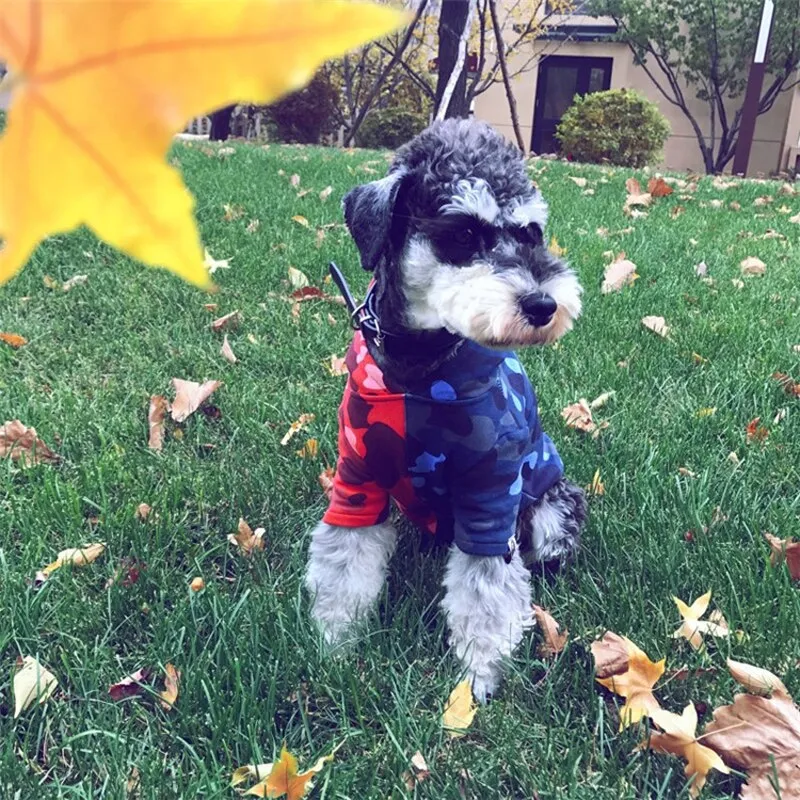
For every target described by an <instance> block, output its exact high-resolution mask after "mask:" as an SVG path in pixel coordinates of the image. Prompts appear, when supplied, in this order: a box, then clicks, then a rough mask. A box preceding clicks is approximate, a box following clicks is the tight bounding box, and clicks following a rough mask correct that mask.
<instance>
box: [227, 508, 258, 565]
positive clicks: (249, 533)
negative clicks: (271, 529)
mask: <svg viewBox="0 0 800 800" xmlns="http://www.w3.org/2000/svg"><path fill="white" fill-rule="evenodd" d="M265 533H266V531H265V530H264V528H256V529H255V531H253V529H252V528H251V527H250V526H249V525H248V524H247V523H246V522H245V520H244V518H243V517H240V518H239V526H238V528H237V530H236V533H229V534H228V541H229V542H230V543H231V544H235V545H236V546H237V547H238V548H239V549H240V550H241V551H242V553H244V555H246V556H251V555H252V554H253V553H254V552H255V551H256V550H263V549H264V546H265V545H266V542H265V541H264V534H265Z"/></svg>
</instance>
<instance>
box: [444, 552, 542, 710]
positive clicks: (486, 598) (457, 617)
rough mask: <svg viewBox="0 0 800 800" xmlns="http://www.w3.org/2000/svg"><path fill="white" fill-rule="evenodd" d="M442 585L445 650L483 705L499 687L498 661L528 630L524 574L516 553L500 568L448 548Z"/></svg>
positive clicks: (497, 559)
mask: <svg viewBox="0 0 800 800" xmlns="http://www.w3.org/2000/svg"><path fill="white" fill-rule="evenodd" d="M444 585H445V589H446V592H445V596H444V598H443V600H442V608H443V609H444V611H445V613H446V614H447V624H448V626H449V628H450V646H451V647H452V648H453V649H454V650H455V653H456V656H457V657H458V658H459V660H460V661H461V663H462V664H463V665H464V668H465V669H466V671H467V678H468V679H469V681H470V682H471V683H472V691H473V694H474V695H475V698H476V699H477V700H478V701H479V702H481V703H485V702H486V699H487V696H488V695H490V694H492V693H493V692H494V691H495V690H496V689H497V687H498V685H499V684H500V679H501V677H502V667H503V661H504V659H506V658H508V657H509V656H510V655H511V654H512V652H513V651H514V648H515V647H516V646H517V645H518V644H519V642H520V640H521V639H522V634H523V632H524V630H525V629H526V628H529V627H532V626H533V624H534V622H533V617H532V613H531V586H530V574H529V572H528V570H527V569H525V566H524V565H523V563H522V560H521V559H520V557H519V554H518V553H517V552H516V551H515V552H514V554H513V556H512V558H511V561H510V562H509V563H506V561H505V558H504V557H503V556H473V555H468V554H467V553H463V552H462V551H461V550H459V549H458V548H457V547H456V546H455V545H453V547H452V548H451V550H450V553H449V555H448V560H447V568H446V570H445V576H444Z"/></svg>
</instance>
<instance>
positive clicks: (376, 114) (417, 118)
mask: <svg viewBox="0 0 800 800" xmlns="http://www.w3.org/2000/svg"><path fill="white" fill-rule="evenodd" d="M427 124H428V118H427V117H426V116H425V115H424V114H417V113H416V112H414V111H405V110H404V109H402V108H384V109H381V110H379V111H371V112H370V113H369V114H368V115H367V118H366V119H365V120H364V122H363V123H362V125H361V128H360V129H359V131H358V134H357V135H356V144H357V145H358V146H359V147H370V148H373V149H377V148H381V147H388V148H389V149H391V150H394V149H395V148H396V147H400V145H401V144H405V143H406V142H408V141H410V140H411V139H413V138H414V137H415V136H416V135H417V134H418V133H420V132H421V131H422V130H424V128H425V127H426V125H427Z"/></svg>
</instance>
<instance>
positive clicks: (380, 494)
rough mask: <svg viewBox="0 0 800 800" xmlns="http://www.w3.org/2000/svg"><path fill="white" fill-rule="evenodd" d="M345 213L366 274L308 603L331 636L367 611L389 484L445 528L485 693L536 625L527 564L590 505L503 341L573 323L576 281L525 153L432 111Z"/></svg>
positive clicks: (549, 551)
mask: <svg viewBox="0 0 800 800" xmlns="http://www.w3.org/2000/svg"><path fill="white" fill-rule="evenodd" d="M344 212H345V220H346V222H347V226H348V228H349V230H350V233H351V235H352V237H353V239H354V241H355V243H356V245H357V247H358V249H359V252H360V255H361V262H362V265H363V266H364V268H365V269H368V270H371V271H372V272H374V281H373V284H372V286H371V288H370V292H369V295H368V301H367V302H366V303H365V305H364V306H363V307H361V308H360V309H359V310H358V312H357V315H356V320H357V322H358V323H360V328H361V330H360V331H358V332H357V333H356V336H355V339H354V343H353V346H352V347H351V349H350V352H349V353H348V357H347V365H348V369H349V372H350V379H349V382H348V388H347V389H346V391H345V398H344V400H343V403H342V407H341V409H340V436H339V450H340V455H339V464H338V468H337V476H336V480H337V483H336V484H335V486H334V490H333V498H332V502H331V507H330V508H329V510H328V512H327V513H326V515H325V517H324V518H323V521H322V522H320V523H319V525H318V526H317V527H316V528H315V530H314V531H313V532H312V535H311V545H310V552H309V562H308V569H307V572H306V579H305V582H306V587H307V589H308V590H309V592H310V595H311V597H312V615H313V617H314V619H315V621H316V622H317V623H318V625H319V626H320V628H321V630H322V632H323V633H324V636H325V639H326V641H327V642H328V643H329V644H331V645H336V644H340V643H342V642H343V641H344V640H345V639H347V638H348V636H349V635H350V634H351V632H352V626H353V625H354V623H357V622H359V621H360V620H362V619H363V618H364V617H366V616H368V614H369V612H370V610H371V609H372V608H373V606H374V605H375V601H376V600H377V598H378V596H379V595H380V593H381V589H382V586H383V584H384V579H385V575H386V570H387V566H388V562H389V559H390V557H391V555H392V553H393V551H394V548H395V542H396V533H395V529H394V527H393V525H392V522H391V519H390V518H389V497H390V496H391V497H393V498H394V499H395V500H396V501H397V502H398V505H400V507H401V508H402V510H404V511H405V512H407V514H408V516H409V517H411V518H412V519H413V520H415V521H417V522H418V523H419V524H421V525H422V526H427V527H428V528H429V529H430V530H431V531H434V530H435V532H436V536H437V538H440V537H443V538H444V541H449V542H451V545H450V550H449V553H448V559H447V566H446V570H445V577H444V588H445V594H444V598H443V600H442V608H443V609H444V611H445V614H446V616H447V624H448V628H449V640H450V645H451V646H452V648H453V650H454V651H455V654H456V656H457V657H458V658H459V659H460V661H461V663H462V665H463V668H464V670H465V672H466V674H467V677H468V678H469V680H470V681H471V683H472V687H473V692H474V694H475V696H476V698H477V699H478V700H479V701H482V702H483V701H485V700H486V699H487V696H488V695H490V694H492V693H493V692H494V691H495V690H496V688H497V686H498V684H499V682H500V678H501V675H502V665H503V661H504V660H505V659H507V658H508V657H509V656H510V655H511V654H512V652H513V650H514V648H515V647H516V646H517V645H518V644H519V642H520V640H521V639H522V636H523V632H524V630H525V629H526V628H527V627H530V626H531V625H532V624H533V620H532V614H531V585H530V574H529V572H528V570H527V569H526V566H525V565H526V564H530V563H531V562H536V561H549V560H553V559H564V558H566V557H568V556H569V555H570V554H571V553H572V552H573V551H574V550H575V548H576V547H577V544H578V539H579V535H580V529H581V527H582V524H583V521H584V518H585V513H586V505H585V498H584V494H583V492H582V490H581V489H579V488H578V487H576V486H575V485H574V484H572V483H570V482H569V481H567V480H566V479H565V478H564V477H563V469H562V465H561V461H560V459H559V458H558V454H557V453H556V451H555V448H554V447H553V445H552V442H550V440H549V439H548V437H547V436H546V434H543V433H542V431H541V428H540V426H539V423H538V415H537V411H536V399H535V395H534V393H533V390H532V388H531V387H530V384H529V382H528V381H527V378H526V377H525V375H524V371H523V370H522V368H521V366H520V365H519V362H518V361H517V359H516V356H515V355H514V353H513V352H510V351H511V349H512V348H514V347H515V346H521V345H533V344H540V345H543V344H548V343H551V342H554V341H556V340H557V339H558V338H559V337H560V336H562V335H563V334H564V333H566V332H567V331H569V330H570V329H571V327H572V324H573V320H575V318H576V317H577V316H578V315H579V314H580V311H581V301H580V295H581V287H580V285H579V283H578V280H577V278H576V276H575V274H574V273H573V272H572V270H571V269H569V268H568V267H567V266H566V265H565V264H564V263H563V262H562V261H560V260H559V259H558V258H556V257H554V256H553V255H552V254H551V253H550V252H549V251H548V249H547V247H546V245H545V242H544V234H543V231H544V227H545V222H546V218H547V206H546V204H545V201H544V200H543V198H542V196H541V194H540V193H539V192H538V190H537V189H536V188H535V187H534V186H533V184H532V183H531V181H530V179H529V178H528V175H527V174H526V170H525V162H524V159H523V157H522V155H521V153H520V152H519V151H518V150H517V149H516V148H515V147H513V146H512V145H511V144H510V143H508V142H507V141H506V140H505V139H503V138H502V137H501V136H500V135H499V134H498V133H496V132H495V131H494V130H492V129H491V128H490V127H489V126H487V125H485V124H483V123H479V122H475V121H467V120H448V121H445V122H443V123H435V124H434V125H432V126H431V127H430V128H428V129H427V130H426V131H424V132H423V133H421V134H420V135H419V136H417V137H416V138H415V139H414V140H413V141H411V142H410V143H409V144H407V145H405V146H404V147H402V148H401V149H400V150H399V151H398V152H397V154H396V157H395V159H394V161H393V163H392V165H391V168H390V170H389V173H388V175H387V177H385V178H383V179H381V180H377V181H374V182H373V183H369V184H366V185H363V186H357V187H356V188H355V189H353V190H352V191H351V192H350V193H349V194H348V195H347V196H346V197H345V199H344ZM398 463H400V466H398ZM403 465H405V466H403ZM404 470H405V472H404Z"/></svg>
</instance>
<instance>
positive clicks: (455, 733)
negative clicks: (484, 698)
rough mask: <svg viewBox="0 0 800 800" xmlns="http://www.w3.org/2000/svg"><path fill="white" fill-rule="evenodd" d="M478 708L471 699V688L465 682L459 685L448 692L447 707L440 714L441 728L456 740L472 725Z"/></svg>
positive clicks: (468, 683)
mask: <svg viewBox="0 0 800 800" xmlns="http://www.w3.org/2000/svg"><path fill="white" fill-rule="evenodd" d="M477 710H478V707H477V706H476V705H475V702H474V701H473V699H472V686H471V685H470V682H469V681H467V680H464V681H461V683H459V684H458V686H456V688H455V689H453V691H452V692H450V697H448V698H447V705H446V706H445V707H444V713H443V714H442V726H443V727H444V728H445V729H446V730H447V732H448V734H449V735H450V736H451V738H453V739H458V738H460V737H461V736H463V735H464V733H465V731H466V730H467V728H469V726H470V725H472V720H473V719H474V718H475V712H476V711H477Z"/></svg>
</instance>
